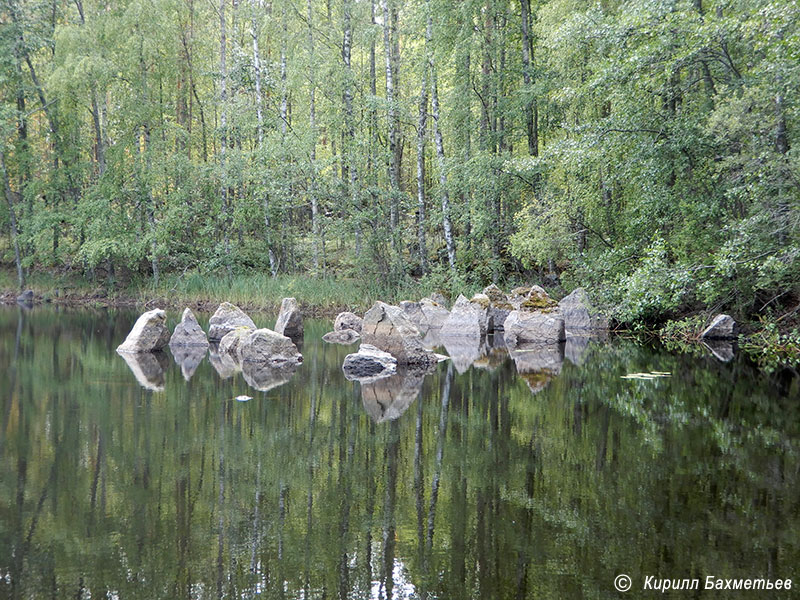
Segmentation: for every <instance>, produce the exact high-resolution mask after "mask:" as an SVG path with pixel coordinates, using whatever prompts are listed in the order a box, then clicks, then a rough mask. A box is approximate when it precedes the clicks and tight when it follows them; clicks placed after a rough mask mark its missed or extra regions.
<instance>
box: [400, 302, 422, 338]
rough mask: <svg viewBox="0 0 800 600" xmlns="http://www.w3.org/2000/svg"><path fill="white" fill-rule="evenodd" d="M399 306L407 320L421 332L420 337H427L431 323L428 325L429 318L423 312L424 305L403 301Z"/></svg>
mask: <svg viewBox="0 0 800 600" xmlns="http://www.w3.org/2000/svg"><path fill="white" fill-rule="evenodd" d="M398 306H399V307H400V308H401V309H402V310H403V313H404V314H405V315H406V318H407V319H408V320H409V321H411V322H412V323H413V324H414V326H415V327H416V328H417V330H419V333H420V335H425V334H426V333H427V332H428V329H430V323H428V317H426V316H425V313H424V312H423V311H422V304H420V303H419V302H411V301H409V300H403V301H402V302H400V304H399V305H398Z"/></svg>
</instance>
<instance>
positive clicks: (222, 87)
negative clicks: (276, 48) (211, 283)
mask: <svg viewBox="0 0 800 600" xmlns="http://www.w3.org/2000/svg"><path fill="white" fill-rule="evenodd" d="M225 2H226V0H219V111H220V112H219V127H220V136H221V139H220V145H219V168H220V186H219V188H220V198H221V200H222V239H223V249H224V252H225V266H226V267H227V270H228V275H232V273H233V268H232V265H231V264H230V254H231V243H230V233H229V231H228V228H229V220H230V219H229V214H228V213H229V207H228V177H227V173H226V172H225V150H226V149H227V147H228V65H227V62H226V49H227V48H226V46H227V41H228V40H227V27H226V23H225Z"/></svg>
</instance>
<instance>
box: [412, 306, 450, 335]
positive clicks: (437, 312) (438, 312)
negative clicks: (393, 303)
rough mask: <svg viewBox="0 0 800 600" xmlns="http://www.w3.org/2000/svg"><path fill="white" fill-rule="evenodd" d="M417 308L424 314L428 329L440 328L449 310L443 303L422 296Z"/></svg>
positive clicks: (448, 314)
mask: <svg viewBox="0 0 800 600" xmlns="http://www.w3.org/2000/svg"><path fill="white" fill-rule="evenodd" d="M419 308H420V310H421V311H422V314H423V315H425V320H426V321H427V323H428V330H429V331H430V330H431V329H440V328H441V327H442V326H444V322H445V321H447V317H449V316H450V311H449V310H447V309H446V308H445V307H444V305H442V304H439V303H437V302H434V301H433V300H431V299H430V298H423V299H422V300H420V301H419Z"/></svg>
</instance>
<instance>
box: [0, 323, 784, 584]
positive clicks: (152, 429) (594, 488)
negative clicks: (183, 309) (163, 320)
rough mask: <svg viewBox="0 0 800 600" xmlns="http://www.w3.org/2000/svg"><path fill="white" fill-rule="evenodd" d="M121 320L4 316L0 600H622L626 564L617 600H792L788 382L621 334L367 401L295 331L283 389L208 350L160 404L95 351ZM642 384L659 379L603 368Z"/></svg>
mask: <svg viewBox="0 0 800 600" xmlns="http://www.w3.org/2000/svg"><path fill="white" fill-rule="evenodd" d="M170 316H171V324H174V322H175V321H176V320H177V316H178V315H177V314H173V315H170ZM135 317H136V315H135V314H133V313H129V312H114V311H108V312H88V311H60V312H58V311H56V310H54V309H39V308H37V309H35V310H33V311H32V312H28V313H24V312H21V311H20V310H19V309H16V308H8V309H3V310H0V597H3V598H6V597H8V598H82V599H87V598H94V599H97V598H121V599H127V598H142V599H156V598H216V597H226V598H251V597H256V596H259V597H264V598H453V599H461V598H476V599H478V598H481V599H487V598H552V599H558V598H584V597H586V598H617V597H621V596H623V595H621V594H619V593H618V592H616V591H615V590H614V586H613V581H614V578H615V577H616V575H617V574H619V573H627V574H629V575H630V576H631V577H632V579H633V590H632V591H631V592H628V594H626V595H625V596H627V597H656V596H661V594H660V593H659V592H654V591H642V585H643V582H644V579H645V577H646V576H648V575H655V576H658V577H665V578H666V577H669V578H695V577H697V578H700V579H701V580H703V579H704V578H705V577H706V576H709V575H711V576H715V577H727V578H731V577H735V578H744V577H768V578H772V579H777V578H782V579H787V578H788V579H792V580H793V585H794V587H793V590H792V591H791V592H771V593H764V592H759V593H756V592H737V593H730V592H727V593H726V592H713V591H712V592H705V591H704V590H702V587H703V585H702V583H701V586H700V587H701V589H700V590H699V591H681V592H675V593H674V594H666V595H665V597H676V598H678V597H681V598H683V597H709V598H712V597H713V598H724V597H737V598H739V597H797V595H798V591H797V588H798V587H800V460H798V454H799V453H800V392H799V391H798V389H799V384H798V379H797V378H796V377H795V376H793V375H792V374H790V373H778V374H772V375H766V374H762V373H759V372H758V371H757V370H755V369H754V368H752V367H751V366H749V365H748V364H747V363H746V362H745V361H744V360H743V359H741V358H737V359H736V360H734V361H733V362H731V363H727V364H725V363H721V362H719V361H717V360H715V359H714V358H712V357H710V356H689V355H674V354H669V353H666V352H664V351H663V350H656V349H653V348H648V347H644V346H640V345H636V344H634V343H632V342H628V341H624V340H615V341H612V342H611V343H595V342H593V343H591V344H590V345H589V346H588V347H587V348H586V349H585V351H584V352H583V353H582V354H580V356H578V354H579V353H578V352H576V349H575V348H570V349H568V351H569V354H570V356H571V357H572V359H573V360H574V361H575V362H577V363H580V364H573V362H571V361H569V360H566V361H564V362H563V365H562V366H561V370H560V373H558V374H556V375H552V376H549V375H542V374H528V375H526V376H525V377H521V376H520V375H518V374H517V371H516V368H515V365H514V362H513V361H512V360H510V359H509V358H508V357H507V356H504V353H503V352H502V351H496V352H494V353H493V354H491V355H490V356H489V357H488V358H486V357H484V358H483V359H481V360H480V361H479V362H478V364H476V365H474V366H472V367H471V368H467V369H466V370H465V371H464V372H463V373H459V372H458V371H459V370H463V369H464V368H465V364H464V361H460V362H457V366H458V367H459V369H458V370H457V369H456V368H455V367H454V366H453V365H452V364H450V363H447V362H445V363H442V364H441V365H439V368H438V370H437V371H436V372H435V373H433V374H431V375H428V376H427V377H425V378H424V380H421V381H420V380H413V379H408V378H407V379H406V380H402V378H398V379H396V380H393V382H390V383H385V384H383V387H380V386H378V387H376V386H372V387H371V388H369V389H365V390H364V396H365V397H364V398H363V399H362V390H361V387H360V384H358V383H351V382H348V381H347V380H346V379H345V378H344V377H343V375H342V373H341V369H340V366H341V363H342V359H343V358H344V356H345V355H346V354H347V353H348V352H350V351H352V349H351V348H350V347H340V346H332V345H326V344H323V343H322V342H320V341H319V338H320V336H321V335H322V334H323V333H325V332H326V331H327V330H328V329H329V327H330V325H329V324H328V323H324V322H311V323H307V325H306V338H305V343H304V345H303V347H302V352H303V354H304V356H305V362H304V363H303V365H302V366H301V367H300V369H299V370H298V371H297V372H296V373H295V375H294V377H293V378H292V379H291V380H290V381H289V382H287V383H285V384H284V385H280V386H278V387H275V388H273V389H271V390H269V391H267V392H259V391H255V390H253V389H252V388H250V387H249V386H248V385H247V383H246V382H245V381H244V378H243V376H242V375H241V374H236V375H234V376H233V377H231V378H229V379H222V378H221V377H220V376H219V374H218V373H217V372H216V371H215V369H214V367H213V366H212V365H211V364H210V363H209V361H208V359H207V358H206V359H205V360H204V361H203V362H202V363H201V364H200V365H199V367H198V368H197V370H196V372H195V373H194V375H193V376H192V377H191V379H190V380H189V381H188V382H187V381H185V380H184V377H183V375H182V373H181V370H180V368H179V367H178V366H177V365H176V364H175V363H174V362H173V360H172V357H171V355H169V354H167V355H166V357H165V360H164V361H163V366H166V370H165V372H164V375H163V380H162V382H156V384H157V385H156V387H158V386H159V385H161V383H163V387H164V390H163V391H160V392H153V391H149V390H146V389H144V388H143V387H141V386H140V385H139V384H138V383H137V380H136V379H135V377H134V375H133V373H132V371H131V370H130V369H129V368H128V366H127V365H126V363H125V361H124V360H123V359H122V358H120V357H119V356H118V355H117V354H116V352H115V351H114V350H115V348H116V346H117V345H118V344H119V343H120V342H121V341H122V340H123V339H124V337H125V335H126V334H127V332H128V330H129V328H130V326H131V325H132V323H133V321H134V319H135ZM256 322H257V323H259V324H260V325H267V326H270V325H271V324H272V323H271V322H270V321H269V320H267V319H260V320H259V319H258V318H256ZM578 350H579V348H578ZM556 362H558V361H556ZM158 365H159V366H162V363H158ZM650 371H668V372H671V373H672V377H669V378H662V379H656V380H651V381H642V380H635V379H634V380H631V379H622V378H621V376H623V375H626V374H628V373H632V372H650ZM417 383H421V391H420V393H419V395H418V397H416V398H415V399H414V392H415V387H416V385H417ZM532 390H537V391H536V393H534V392H533V391H532ZM239 394H249V395H250V396H253V399H252V400H251V401H249V402H237V401H235V400H233V398H234V397H235V396H237V395H239ZM403 394H406V395H403ZM409 394H410V396H409ZM392 397H393V398H395V399H396V400H397V402H396V403H395V405H393V406H388V407H387V406H386V405H385V404H386V403H387V399H388V400H391V398H392ZM412 399H413V401H410V400H412ZM404 409H405V410H404ZM400 413H402V414H400ZM397 415H399V416H397ZM391 416H397V418H396V419H394V420H381V419H383V418H386V417H391ZM376 420H377V421H378V422H376Z"/></svg>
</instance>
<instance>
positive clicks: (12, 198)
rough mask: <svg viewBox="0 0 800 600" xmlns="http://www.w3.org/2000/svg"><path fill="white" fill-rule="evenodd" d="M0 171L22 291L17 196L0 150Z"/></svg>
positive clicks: (23, 278)
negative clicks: (0, 172) (15, 207)
mask: <svg viewBox="0 0 800 600" xmlns="http://www.w3.org/2000/svg"><path fill="white" fill-rule="evenodd" d="M0 169H2V171H3V189H4V190H5V196H6V203H7V204H8V216H9V220H10V221H11V243H12V244H13V245H14V265H15V266H16V268H17V283H18V284H19V289H20V290H22V288H24V287H25V273H24V272H23V270H22V256H21V254H20V250H19V230H18V229H17V215H16V210H15V209H14V205H15V204H16V197H17V196H18V194H15V193H14V191H13V190H12V189H11V182H10V181H9V179H8V171H7V170H6V157H5V154H4V153H3V151H2V150H0Z"/></svg>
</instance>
